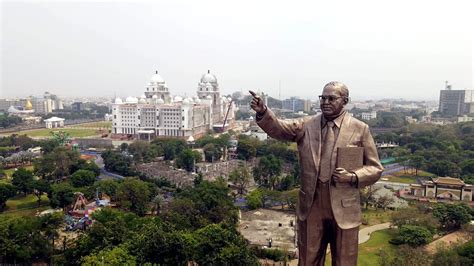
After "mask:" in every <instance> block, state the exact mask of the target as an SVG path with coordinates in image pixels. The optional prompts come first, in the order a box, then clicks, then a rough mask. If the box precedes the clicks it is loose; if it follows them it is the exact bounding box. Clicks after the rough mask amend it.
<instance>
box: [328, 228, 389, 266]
mask: <svg viewBox="0 0 474 266" xmlns="http://www.w3.org/2000/svg"><path fill="white" fill-rule="evenodd" d="M396 232H397V230H396V229H385V230H380V231H377V232H374V233H372V235H371V237H370V239H369V241H367V242H365V243H363V244H360V245H359V256H358V258H357V265H361V266H378V265H380V261H379V260H380V258H379V255H378V253H379V252H380V250H383V251H385V252H387V253H393V252H394V251H395V249H396V246H394V245H392V244H390V243H388V241H389V240H390V239H392V238H393V237H394V236H395V235H396ZM325 265H327V266H330V265H331V255H330V254H327V255H326V263H325Z"/></svg>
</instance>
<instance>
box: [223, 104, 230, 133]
mask: <svg viewBox="0 0 474 266" xmlns="http://www.w3.org/2000/svg"><path fill="white" fill-rule="evenodd" d="M232 101H233V100H230V102H229V107H228V108H227V112H226V113H225V118H224V123H223V124H222V132H224V130H225V123H226V122H227V116H228V115H229V112H230V108H231V107H232Z"/></svg>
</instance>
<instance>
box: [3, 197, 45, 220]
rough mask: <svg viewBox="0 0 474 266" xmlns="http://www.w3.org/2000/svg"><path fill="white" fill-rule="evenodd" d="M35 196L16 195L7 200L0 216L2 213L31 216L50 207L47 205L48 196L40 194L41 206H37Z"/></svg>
mask: <svg viewBox="0 0 474 266" xmlns="http://www.w3.org/2000/svg"><path fill="white" fill-rule="evenodd" d="M37 199H38V198H37V197H36V196H35V195H33V194H29V195H27V196H17V197H15V198H13V199H9V200H7V207H6V208H5V210H4V211H3V212H2V213H0V217H2V216H4V215H13V216H33V215H35V214H36V212H37V211H43V210H46V209H49V208H51V207H50V206H49V199H48V196H46V195H43V196H41V206H40V207H38V202H37Z"/></svg>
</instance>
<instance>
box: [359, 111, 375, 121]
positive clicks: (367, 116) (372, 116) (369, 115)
mask: <svg viewBox="0 0 474 266" xmlns="http://www.w3.org/2000/svg"><path fill="white" fill-rule="evenodd" d="M360 117H361V118H362V119H364V120H371V119H375V118H377V112H376V111H372V112H364V113H361V114H360Z"/></svg>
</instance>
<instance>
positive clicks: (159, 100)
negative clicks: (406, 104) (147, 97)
mask: <svg viewBox="0 0 474 266" xmlns="http://www.w3.org/2000/svg"><path fill="white" fill-rule="evenodd" d="M156 103H157V104H164V103H165V101H163V99H158V100H157V101H156Z"/></svg>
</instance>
